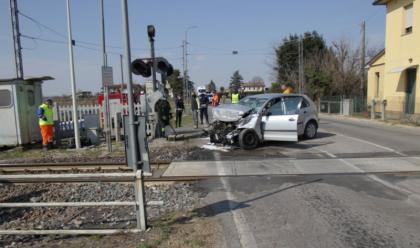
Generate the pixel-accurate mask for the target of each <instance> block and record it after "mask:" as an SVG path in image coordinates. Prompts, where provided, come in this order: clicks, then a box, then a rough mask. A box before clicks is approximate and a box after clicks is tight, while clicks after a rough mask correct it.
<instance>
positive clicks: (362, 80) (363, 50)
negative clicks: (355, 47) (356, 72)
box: [360, 21, 366, 97]
mask: <svg viewBox="0 0 420 248" xmlns="http://www.w3.org/2000/svg"><path fill="white" fill-rule="evenodd" d="M361 34H362V40H361V49H360V96H361V97H364V96H365V63H366V61H365V60H366V22H365V21H363V22H362V24H361Z"/></svg>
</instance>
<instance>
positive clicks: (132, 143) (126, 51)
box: [121, 0, 139, 171]
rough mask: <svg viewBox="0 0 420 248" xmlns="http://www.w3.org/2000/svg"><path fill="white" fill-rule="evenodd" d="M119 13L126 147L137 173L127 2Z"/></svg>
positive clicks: (132, 166)
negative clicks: (128, 149) (125, 99)
mask: <svg viewBox="0 0 420 248" xmlns="http://www.w3.org/2000/svg"><path fill="white" fill-rule="evenodd" d="M121 12H122V24H123V26H122V28H123V40H124V55H125V56H124V67H125V75H126V77H125V78H126V80H127V99H128V130H127V131H128V145H129V146H130V147H131V150H132V151H133V152H132V153H131V159H128V161H131V163H133V164H129V165H128V166H130V167H131V168H133V170H134V171H137V170H138V169H139V168H138V156H137V151H138V147H137V142H136V140H137V136H136V131H135V128H136V127H135V125H136V124H135V122H134V99H133V78H132V75H131V66H130V65H131V48H130V29H129V26H128V25H129V24H128V7H127V0H121Z"/></svg>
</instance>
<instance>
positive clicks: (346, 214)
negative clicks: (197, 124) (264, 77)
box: [167, 116, 420, 248]
mask: <svg viewBox="0 0 420 248" xmlns="http://www.w3.org/2000/svg"><path fill="white" fill-rule="evenodd" d="M211 153H212V156H213V162H211V163H212V164H211V165H205V163H209V162H204V161H202V162H197V163H196V164H197V165H198V166H202V168H201V169H199V170H197V173H198V171H201V172H202V171H203V168H205V169H206V170H208V171H209V172H212V173H215V174H217V175H236V176H235V177H222V178H219V179H211V180H207V181H204V182H202V183H201V184H200V185H199V187H200V188H202V189H203V190H204V191H205V192H207V196H206V198H205V202H206V206H205V207H204V208H203V209H202V211H203V212H204V213H205V214H206V215H207V216H209V217H212V218H215V219H216V220H218V221H219V222H220V223H221V225H222V227H223V233H224V240H223V242H222V243H224V246H225V247H253V248H255V247H260V248H263V247H298V248H301V247H322V248H324V247H420V228H419V226H420V173H418V172H413V171H416V169H417V171H420V129H415V128H403V127H395V126H388V125H385V124H377V123H372V122H368V121H362V120H347V119H341V118H335V117H327V116H323V117H322V121H321V127H320V135H319V138H317V139H314V140H309V141H301V142H299V143H297V144H294V143H272V144H265V145H264V146H262V147H260V148H258V149H256V150H255V151H253V152H249V151H242V150H235V151H232V152H228V153H227V152H221V151H211ZM245 161H248V162H245ZM250 161H251V162H250ZM174 166H175V167H174ZM176 166H178V167H176ZM183 166H184V165H183V164H179V163H178V164H177V165H176V164H174V165H173V167H171V166H170V168H169V170H168V171H167V172H168V173H175V174H176V173H183V172H186V170H190V171H193V170H192V169H191V168H192V166H193V165H191V167H190V168H189V169H186V168H185V166H184V167H183ZM410 170H411V171H412V172H410ZM272 171H276V172H277V173H272V174H270V172H272ZM328 171H329V172H339V173H335V174H332V175H328V174H322V173H317V172H323V173H324V172H328ZM346 171H347V172H348V171H358V172H365V171H368V172H372V171H373V172H374V171H382V172H387V171H388V172H394V173H389V174H362V175H357V174H351V173H348V174H346V173H340V172H346ZM395 171H402V172H399V173H395ZM286 172H288V173H289V174H288V173H286ZM250 175H258V176H250Z"/></svg>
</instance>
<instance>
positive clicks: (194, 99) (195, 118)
mask: <svg viewBox="0 0 420 248" xmlns="http://www.w3.org/2000/svg"><path fill="white" fill-rule="evenodd" d="M198 106H200V101H199V99H198V98H197V95H196V94H195V92H192V93H191V112H192V119H193V123H194V128H198V111H199V109H198Z"/></svg>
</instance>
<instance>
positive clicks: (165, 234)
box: [138, 211, 213, 248]
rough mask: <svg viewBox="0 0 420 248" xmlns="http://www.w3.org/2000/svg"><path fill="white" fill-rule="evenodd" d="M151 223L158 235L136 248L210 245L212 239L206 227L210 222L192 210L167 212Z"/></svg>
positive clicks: (190, 247)
mask: <svg viewBox="0 0 420 248" xmlns="http://www.w3.org/2000/svg"><path fill="white" fill-rule="evenodd" d="M151 225H152V226H153V229H155V230H157V231H158V233H159V235H158V237H157V238H156V239H154V240H148V241H145V242H144V243H142V244H140V245H139V246H138V248H158V247H159V248H160V247H163V248H166V247H189V248H195V247H212V246H209V242H210V241H213V240H212V238H213V237H212V233H211V232H209V231H210V230H208V229H207V227H209V226H210V223H209V221H208V220H205V219H203V218H201V217H200V216H199V215H198V214H197V213H196V212H194V211H188V212H175V213H172V214H168V215H167V216H165V217H163V218H160V219H159V220H156V221H154V222H152V224H151Z"/></svg>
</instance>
